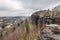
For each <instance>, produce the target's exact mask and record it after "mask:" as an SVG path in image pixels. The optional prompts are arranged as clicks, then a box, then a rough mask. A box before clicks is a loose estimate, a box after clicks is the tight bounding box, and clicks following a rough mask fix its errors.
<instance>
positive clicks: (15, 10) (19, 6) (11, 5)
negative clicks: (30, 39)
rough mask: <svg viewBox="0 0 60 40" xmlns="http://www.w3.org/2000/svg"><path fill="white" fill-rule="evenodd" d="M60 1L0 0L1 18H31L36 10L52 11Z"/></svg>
mask: <svg viewBox="0 0 60 40" xmlns="http://www.w3.org/2000/svg"><path fill="white" fill-rule="evenodd" d="M59 4H60V0H0V16H29V15H31V14H32V13H33V12H35V11H36V10H41V9H48V8H49V9H52V8H53V7H55V6H57V5H59Z"/></svg>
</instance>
